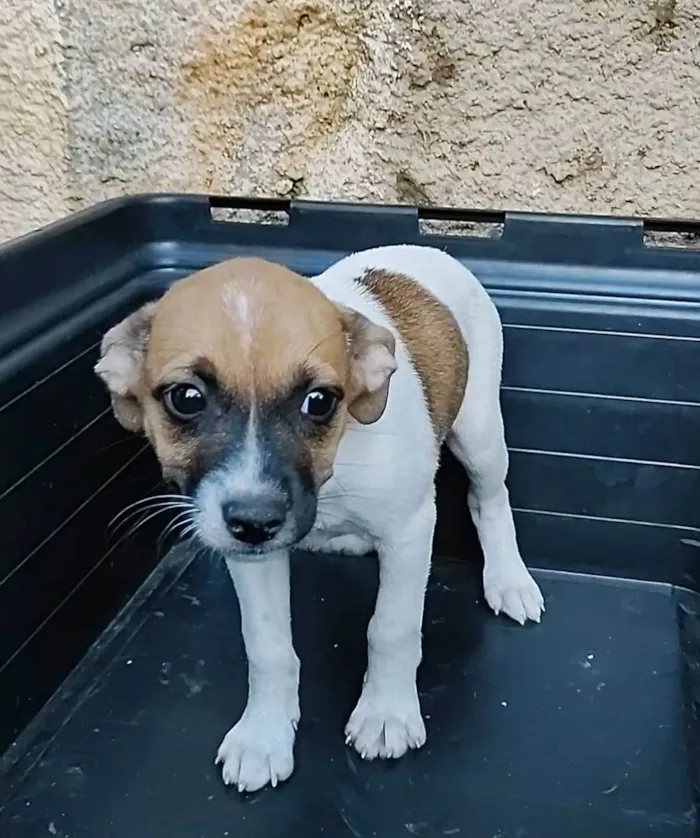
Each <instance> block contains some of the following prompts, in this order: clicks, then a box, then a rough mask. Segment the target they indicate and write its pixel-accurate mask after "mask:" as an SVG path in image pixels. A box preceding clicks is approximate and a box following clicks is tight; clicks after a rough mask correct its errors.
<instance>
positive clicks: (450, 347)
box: [356, 270, 469, 442]
mask: <svg viewBox="0 0 700 838" xmlns="http://www.w3.org/2000/svg"><path fill="white" fill-rule="evenodd" d="M356 281H357V283H358V284H359V285H361V286H362V287H363V288H366V289H367V291H369V292H370V293H371V294H372V296H374V297H376V299H377V300H378V301H379V303H380V304H381V305H382V308H384V310H385V311H386V313H387V314H388V315H389V317H390V318H391V321H392V323H393V324H394V325H395V326H396V328H397V330H398V332H399V334H400V336H401V338H402V339H403V342H404V344H405V345H406V348H407V349H408V352H409V355H410V356H411V360H412V361H413V364H414V366H415V369H416V372H417V373H418V377H419V378H420V381H421V384H422V386H423V392H424V393H425V398H426V402H427V404H428V412H429V413H430V418H431V420H432V422H433V426H434V428H435V434H436V437H437V439H438V442H442V441H443V440H444V439H445V437H446V436H447V434H448V432H449V430H450V428H451V427H452V424H453V422H454V420H455V419H456V417H457V413H458V412H459V409H460V407H461V405H462V400H463V398H464V392H465V389H466V386H467V371H468V366H469V359H468V353H467V346H466V344H465V342H464V338H463V336H462V332H461V331H460V329H459V326H458V325H457V322H456V321H455V319H454V317H453V316H452V313H451V312H450V310H449V309H448V308H447V307H446V306H445V305H443V304H442V303H441V302H440V301H439V300H438V299H437V298H436V297H434V296H433V295H432V294H431V293H430V292H429V291H426V290H425V288H422V287H421V286H420V285H419V284H418V283H417V282H415V281H414V280H412V279H410V278H409V277H407V276H404V275H403V274H395V273H390V272H389V271H382V270H370V271H367V272H366V273H365V274H363V275H362V276H360V277H358V278H357V280H356Z"/></svg>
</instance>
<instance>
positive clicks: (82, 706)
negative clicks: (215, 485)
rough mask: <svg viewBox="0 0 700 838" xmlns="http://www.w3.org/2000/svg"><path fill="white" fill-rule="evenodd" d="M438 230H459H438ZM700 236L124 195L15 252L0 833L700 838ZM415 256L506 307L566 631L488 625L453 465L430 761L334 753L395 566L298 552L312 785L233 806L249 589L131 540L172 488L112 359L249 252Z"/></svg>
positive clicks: (516, 486) (427, 667)
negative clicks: (220, 765)
mask: <svg viewBox="0 0 700 838" xmlns="http://www.w3.org/2000/svg"><path fill="white" fill-rule="evenodd" d="M212 207H213V208H214V209H215V210H216V211H217V212H224V211H225V210H226V209H227V208H228V209H231V208H235V207H247V208H248V209H249V210H260V211H263V212H264V213H266V214H267V215H266V217H265V219H264V220H265V221H266V222H269V221H273V222H274V221H277V220H278V218H277V216H279V215H281V216H282V217H283V222H285V223H282V224H277V223H258V222H255V223H247V222H244V221H240V220H238V221H234V222H231V221H217V220H214V219H213V218H212ZM430 219H432V220H433V221H437V222H439V224H443V225H445V224H447V226H448V228H449V229H452V234H450V235H448V236H441V235H434V234H431V233H429V232H423V231H422V229H421V225H422V224H423V223H424V221H426V220H430ZM462 223H464V224H465V225H466V232H467V233H468V235H456V234H455V231H454V229H453V228H455V227H456V226H459V225H460V224H462ZM484 229H486V232H487V235H486V236H485V237H480V236H479V235H476V234H477V233H482V232H483V231H484ZM699 230H700V227H695V226H694V225H692V224H689V223H685V224H684V223H673V222H649V221H643V220H625V219H609V218H592V217H591V218H585V217H582V218H579V217H561V216H538V215H527V214H499V213H460V212H456V211H453V212H449V211H440V210H430V211H427V212H424V211H423V210H416V209H414V208H407V207H403V208H399V207H374V206H353V205H347V206H344V205H323V204H312V203H292V204H291V205H290V204H289V203H288V202H284V201H252V200H249V201H236V200H233V199H232V200H225V199H210V198H207V197H199V196H180V195H175V196H145V197H137V198H132V199H124V200H117V201H111V202H108V203H105V204H102V205H100V206H97V207H95V208H94V209H91V210H89V211H87V212H83V213H80V214H78V215H75V216H73V217H71V218H70V219H68V220H66V221H64V222H61V223H59V224H56V225H53V226H51V227H49V228H47V229H46V230H44V231H41V232H39V233H37V234H35V235H31V236H28V237H26V238H23V239H20V240H19V241H17V242H14V243H11V244H9V245H7V246H5V247H4V248H2V249H0V312H1V313H0V359H1V360H0V447H1V448H2V459H1V460H0V462H1V465H2V468H1V469H0V483H1V485H0V533H1V534H2V547H1V548H0V580H2V581H0V752H5V755H4V758H3V780H2V797H1V798H0V804H1V805H2V809H1V810H0V836H2V838H46V837H47V836H49V837H50V836H58V837H59V838H223V836H231V837H232V838H234V836H235V838H251V837H252V836H260V838H283V836H285V838H286V836H289V838H306V836H309V838H310V836H345V835H348V836H356V838H368V837H369V836H378V838H394V837H395V838H403V837H404V836H411V835H417V836H423V838H428V837H429V836H460V838H608V836H610V838H628V837H629V838H637V836H644V835H648V834H652V835H658V836H690V835H695V834H697V833H696V800H697V793H698V779H699V776H700V775H699V767H700V766H699V762H698V744H699V741H700V740H699V730H698V721H697V711H698V701H699V699H700V626H699V623H698V603H699V602H700V600H698V593H697V592H698V591H700V571H699V568H698V565H699V563H700V516H699V514H698V509H699V507H700V483H699V480H698V476H699V475H700V250H698V249H693V245H697V244H698V231H699ZM650 231H651V232H654V231H656V233H657V234H658V235H657V239H656V243H654V244H649V243H647V242H646V240H645V236H646V234H648V233H649V232H650ZM669 231H670V233H669ZM673 231H675V233H674V232H673ZM462 232H464V231H462ZM666 233H669V235H670V236H671V238H672V239H673V241H671V242H664V241H661V242H660V239H664V235H665V234H666ZM401 242H414V243H424V244H433V245H435V246H437V247H441V248H444V249H446V250H447V251H449V252H450V253H452V254H453V255H455V256H456V257H458V258H460V259H462V260H463V261H464V262H465V263H466V264H467V265H468V266H469V267H470V268H471V269H472V270H473V271H474V273H476V275H477V276H478V277H479V278H480V279H481V280H482V281H483V282H484V284H485V285H486V286H487V288H488V289H489V290H490V292H491V293H492V294H493V296H494V298H495V300H496V302H497V304H498V306H499V308H500V311H501V314H502V317H503V321H504V326H505V345H506V352H505V366H504V379H503V397H502V398H503V408H504V413H505V421H506V433H507V438H508V442H509V445H510V450H511V470H510V476H509V485H510V490H511V498H512V502H513V506H514V508H515V516H516V525H517V529H518V535H519V540H520V544H521V547H522V551H523V554H524V556H525V558H526V560H527V561H528V563H529V564H530V565H531V566H533V567H535V568H538V569H539V570H538V578H539V580H540V582H541V585H542V587H543V589H544V592H545V595H546V597H547V612H546V615H545V617H544V620H543V622H542V624H541V625H540V626H530V627H526V628H520V627H519V626H517V625H515V624H513V623H511V622H509V621H508V620H507V619H506V618H499V617H496V616H494V615H493V614H491V613H490V612H489V611H488V609H487V607H486V606H485V604H484V603H483V601H482V596H481V588H480V581H479V561H480V557H479V550H478V546H477V542H476V538H475V535H474V532H473V529H472V526H471V523H470V522H469V520H468V515H467V513H466V505H465V498H464V496H465V478H464V476H463V475H462V473H461V471H460V470H459V469H458V468H457V467H456V465H455V464H454V462H453V461H452V460H451V459H450V457H448V456H446V458H445V461H444V464H443V467H442V470H441V475H440V480H439V510H440V515H439V523H438V532H437V536H436V543H435V566H434V572H433V576H432V581H431V583H430V588H429V591H428V598H427V606H426V609H427V610H426V617H425V629H424V635H425V643H424V663H423V665H422V667H421V671H420V675H419V686H420V692H421V701H422V707H423V711H424V714H425V716H426V719H427V727H428V743H427V745H426V746H425V747H424V748H423V749H422V750H421V751H418V752H416V753H412V754H410V755H408V756H407V757H406V758H404V759H402V760H400V761H398V762H396V763H392V764H387V763H371V764H365V763H363V762H362V761H361V760H360V759H359V757H358V756H357V755H356V754H355V752H354V751H352V750H349V749H347V748H346V747H345V744H344V741H343V725H344V722H345V720H346V718H347V715H348V713H349V712H350V710H351V709H352V706H353V704H354V701H355V700H356V698H357V696H358V694H359V689H360V683H361V677H362V672H363V668H364V655H365V629H366V623H367V619H368V617H369V615H370V613H371V608H372V604H373V597H374V593H375V589H376V570H375V563H374V562H373V561H372V559H371V558H370V559H348V558H342V559H341V558H338V557H319V556H315V557H312V556H308V555H304V554H299V555H297V556H296V558H295V561H294V566H293V611H294V623H295V639H296V645H297V649H298V652H299V655H300V658H301V661H302V688H301V690H302V692H301V699H302V723H301V727H300V732H299V737H298V740H297V749H296V756H297V769H296V771H295V773H294V775H293V776H292V778H291V780H290V781H289V782H288V783H286V784H284V785H283V786H282V787H280V788H278V789H276V790H266V791H263V792H261V793H258V794H256V795H251V796H239V795H238V793H237V792H236V791H233V790H227V789H226V788H225V787H224V786H223V784H222V782H221V779H220V776H219V771H218V769H217V768H215V766H214V764H213V758H214V755H215V752H216V748H217V746H218V744H219V741H220V739H221V737H222V736H223V734H224V733H225V732H226V730H227V729H228V728H229V727H230V726H231V724H232V723H233V722H234V721H236V719H237V718H238V715H239V713H240V711H241V709H242V707H243V703H244V700H245V690H246V675H245V660H244V656H243V651H242V644H241V638H240V631H239V625H238V610H237V606H236V601H235V595H234V592H233V589H232V586H231V585H230V582H229V580H228V577H227V575H226V572H225V568H224V567H223V566H222V565H221V564H219V563H218V562H216V561H215V560H213V559H211V558H204V557H201V558H197V557H193V556H192V555H191V554H190V553H188V550H187V548H186V547H184V546H176V547H175V548H174V549H173V550H171V551H170V552H169V553H167V548H168V546H171V545H168V544H165V545H164V544H159V543H158V536H159V534H160V532H161V528H162V526H163V524H164V523H165V522H164V521H160V522H159V521H153V522H151V524H149V526H146V527H144V528H143V529H141V530H139V531H137V532H136V533H135V534H134V535H133V536H131V537H129V538H126V539H122V540H120V539H119V538H118V537H113V538H112V539H110V537H109V535H108V523H109V521H110V519H112V518H113V516H114V515H115V514H116V513H117V512H118V511H119V510H120V509H122V508H123V507H124V506H125V505H126V504H128V503H130V502H132V501H134V500H137V499H138V498H140V497H143V496H145V495H147V494H149V493H150V492H152V491H153V490H154V489H155V488H156V486H157V484H158V479H159V475H158V470H157V468H156V464H155V461H154V459H153V457H152V455H151V454H150V452H149V451H148V450H147V449H146V447H145V445H144V442H143V440H140V439H137V438H135V437H131V436H129V435H127V434H126V433H125V432H123V431H122V430H121V429H120V428H119V426H118V425H117V423H116V421H115V420H114V419H113V417H112V416H111V413H110V410H109V405H108V399H107V396H106V393H105V392H104V389H103V387H102V385H101V383H100V382H99V381H98V379H97V378H96V377H95V375H94V374H93V372H92V367H93V365H94V363H95V360H96V357H97V351H98V343H99V339H100V337H101V335H102V333H103V332H104V330H105V329H106V328H107V327H108V326H109V325H111V324H113V323H114V322H116V321H117V319H118V318H120V317H122V316H123V315H125V314H126V313H127V312H129V311H130V310H132V309H133V308H134V307H136V306H137V305H138V304H139V303H140V302H142V301H144V300H146V299H149V298H153V297H155V296H157V295H158V293H159V292H161V291H162V290H163V289H164V288H165V287H166V286H167V285H168V284H169V283H171V282H173V281H174V280H176V279H177V278H179V277H182V276H184V275H186V274H188V273H189V272H191V271H193V270H195V269H198V268H201V267H203V266H205V265H208V264H211V263H213V262H216V261H219V260H221V259H224V258H227V257H230V256H233V255H237V254H256V255H260V256H263V257H265V258H268V259H271V260H274V261H279V262H282V263H284V264H286V265H288V266H289V267H291V268H292V269H294V270H297V271H299V272H302V273H312V272H317V271H320V270H322V269H323V268H325V267H327V266H328V265H329V264H331V263H332V262H333V261H335V260H337V259H339V258H341V257H342V256H344V255H346V254H347V253H348V252H350V251H353V250H358V249H362V248H365V247H371V246H376V245H380V244H393V243H401Z"/></svg>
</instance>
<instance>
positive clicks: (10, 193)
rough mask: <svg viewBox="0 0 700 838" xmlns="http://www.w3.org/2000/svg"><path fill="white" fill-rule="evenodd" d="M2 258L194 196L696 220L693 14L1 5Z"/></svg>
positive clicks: (699, 139) (321, 3)
mask: <svg viewBox="0 0 700 838" xmlns="http://www.w3.org/2000/svg"><path fill="white" fill-rule="evenodd" d="M0 32H1V33H2V36H3V37H2V38H1V39H0V237H4V238H6V237H8V236H12V235H16V234H19V233H21V232H24V231H26V230H28V229H31V228H33V227H35V226H37V225H40V224H43V223H45V222H47V221H50V220H51V219H53V218H55V217H57V216H60V215H61V214H64V213H66V212H67V211H70V210H73V209H76V208H78V207H81V206H85V205H88V204H91V203H93V202H96V201H99V200H102V199H104V198H106V197H111V196H115V195H120V194H124V193H129V192H138V191H144V190H167V191H170V190H194V191H212V192H227V193H256V194H261V195H295V196H303V197H307V196H312V197H316V198H348V199H353V198H369V199H373V200H381V201H396V200H400V201H404V202H409V203H421V202H431V203H436V204H443V205H461V206H478V207H496V208H520V209H525V208H530V209H541V210H580V211H596V212H618V213H645V214H654V215H684V216H696V217H700V0H677V2H675V3H674V2H673V0H659V2H654V0H430V2H428V0H247V2H243V0H115V2H101V3H98V2H97V0H3V2H2V4H1V8H0Z"/></svg>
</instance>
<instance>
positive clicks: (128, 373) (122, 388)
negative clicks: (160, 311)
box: [95, 302, 156, 433]
mask: <svg viewBox="0 0 700 838" xmlns="http://www.w3.org/2000/svg"><path fill="white" fill-rule="evenodd" d="M155 307H156V303H155V302H153V303H147V304H146V305H145V306H142V307H141V308H140V309H138V310H137V311H135V312H134V313H133V314H130V315H129V316H128V317H127V318H125V319H124V320H122V321H121V323H117V325H116V326H113V327H112V328H111V329H110V330H109V331H108V332H106V333H105V336H104V337H103V338H102V347H101V350H100V360H99V361H98V362H97V364H96V365H95V372H96V373H97V375H98V376H99V377H100V378H101V379H102V380H103V381H104V383H105V384H106V385H107V387H108V389H109V394H110V396H111V398H112V410H113V411H114V415H115V417H116V419H117V421H118V422H119V424H120V425H121V426H122V427H123V428H126V430H127V431H133V432H134V433H139V432H140V431H142V430H143V407H142V404H141V396H142V389H143V375H144V367H145V364H146V350H147V348H148V338H149V336H150V333H151V320H152V319H153V313H154V311H155Z"/></svg>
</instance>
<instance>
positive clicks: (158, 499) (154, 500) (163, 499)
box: [108, 494, 192, 527]
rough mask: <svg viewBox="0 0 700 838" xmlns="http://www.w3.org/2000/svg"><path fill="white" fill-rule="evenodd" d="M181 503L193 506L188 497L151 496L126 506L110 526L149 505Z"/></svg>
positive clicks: (170, 495)
mask: <svg viewBox="0 0 700 838" xmlns="http://www.w3.org/2000/svg"><path fill="white" fill-rule="evenodd" d="M175 501H179V502H180V504H181V505H182V506H191V505H192V501H191V500H190V499H189V498H188V497H187V496H186V495H175V494H163V495H151V496H149V497H147V498H141V499H139V500H137V501H134V502H133V503H130V504H129V505H128V506H125V507H124V508H123V509H122V510H121V511H120V512H118V513H117V514H116V515H115V516H114V518H112V520H111V521H110V522H109V525H108V526H110V527H111V526H112V525H113V524H114V523H115V522H116V521H118V520H119V519H120V518H121V517H122V516H123V515H125V514H126V513H127V512H129V511H130V510H132V509H138V508H139V507H142V506H148V505H151V504H152V505H154V506H155V505H156V504H159V503H161V502H163V503H165V502H173V503H174V502H175Z"/></svg>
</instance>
